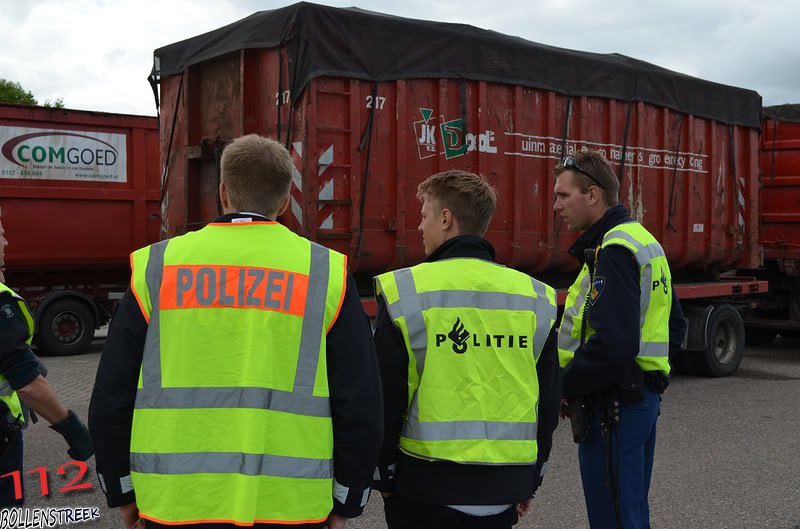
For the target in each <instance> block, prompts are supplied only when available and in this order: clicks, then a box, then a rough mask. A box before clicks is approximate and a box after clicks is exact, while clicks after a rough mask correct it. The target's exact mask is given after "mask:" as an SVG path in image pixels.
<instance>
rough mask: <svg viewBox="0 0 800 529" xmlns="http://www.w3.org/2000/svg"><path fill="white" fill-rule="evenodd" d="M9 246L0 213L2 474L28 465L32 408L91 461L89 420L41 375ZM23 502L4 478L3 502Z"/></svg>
mask: <svg viewBox="0 0 800 529" xmlns="http://www.w3.org/2000/svg"><path fill="white" fill-rule="evenodd" d="M1 215H2V212H1V211H0V216H1ZM6 246H8V241H7V240H6V237H5V231H4V229H3V223H2V218H0V476H2V475H5V474H8V473H10V472H14V471H16V472H21V471H22V470H23V469H22V464H23V461H22V458H23V450H22V446H23V442H22V441H23V439H22V431H23V429H25V428H27V427H28V426H29V423H30V422H32V421H31V417H30V415H29V413H28V410H29V409H31V410H33V411H34V412H36V413H38V414H39V415H41V416H42V417H44V418H45V419H46V420H47V421H48V422H50V423H51V424H52V426H51V428H52V429H54V430H55V431H57V432H58V433H60V434H61V435H63V436H64V439H65V440H66V441H67V443H68V444H69V449H68V450H67V454H68V455H69V457H71V458H73V459H80V460H81V461H86V460H87V459H89V458H90V457H92V454H93V453H94V451H93V450H92V440H91V438H90V437H89V431H88V430H87V429H86V426H84V424H83V423H82V422H81V421H80V419H79V418H78V416H77V415H75V413H74V412H72V410H67V409H66V408H65V407H64V406H63V405H62V404H61V402H60V401H59V400H58V397H57V396H56V394H55V392H54V391H53V389H52V388H51V387H50V384H49V383H48V382H47V380H46V379H45V378H44V376H42V375H43V374H46V370H45V369H44V368H43V366H42V364H41V363H40V362H39V359H38V358H37V357H36V355H35V354H34V353H33V351H32V350H31V342H32V339H33V331H34V321H33V316H32V314H31V312H30V310H28V305H27V304H26V303H25V300H23V299H22V298H21V297H20V296H19V295H18V294H17V293H16V292H14V291H13V290H12V289H11V288H9V287H8V286H6V284H5V280H6V278H5V252H6ZM22 503H23V502H22V499H21V498H20V500H17V499H16V498H15V491H14V481H13V480H12V479H11V477H10V476H9V477H6V478H5V479H0V507H11V506H19V505H22Z"/></svg>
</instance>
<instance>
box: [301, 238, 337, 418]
mask: <svg viewBox="0 0 800 529" xmlns="http://www.w3.org/2000/svg"><path fill="white" fill-rule="evenodd" d="M329 275H330V250H328V249H327V248H325V247H324V246H320V245H319V244H316V243H313V242H312V243H311V264H310V267H309V272H308V278H309V280H308V292H307V293H306V308H305V310H304V312H303V330H302V331H301V332H302V334H301V335H300V354H299V355H298V357H297V371H296V374H295V378H294V392H298V393H305V394H308V395H311V394H312V393H313V392H314V380H315V379H316V378H317V364H318V363H319V349H320V345H321V344H322V334H323V333H324V332H325V306H326V305H327V300H328V276H329ZM342 288H346V285H342ZM326 400H327V399H326ZM298 413H301V414H302V413H303V410H298ZM329 415H330V412H329Z"/></svg>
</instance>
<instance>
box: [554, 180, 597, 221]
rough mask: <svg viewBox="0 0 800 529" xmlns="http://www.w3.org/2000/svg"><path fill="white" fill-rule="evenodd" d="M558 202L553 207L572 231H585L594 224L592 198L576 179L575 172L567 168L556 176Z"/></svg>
mask: <svg viewBox="0 0 800 529" xmlns="http://www.w3.org/2000/svg"><path fill="white" fill-rule="evenodd" d="M554 191H555V194H556V203H555V204H553V209H554V210H555V212H556V213H558V214H559V215H560V216H561V218H562V220H563V221H564V222H565V223H566V224H567V228H568V229H569V230H571V231H583V230H585V229H586V228H588V227H589V226H591V225H592V219H591V200H590V196H589V193H583V192H582V191H581V188H580V187H579V186H578V183H577V182H576V181H575V173H574V171H571V170H566V171H564V172H563V173H561V174H560V175H558V177H556V186H555V189H554Z"/></svg>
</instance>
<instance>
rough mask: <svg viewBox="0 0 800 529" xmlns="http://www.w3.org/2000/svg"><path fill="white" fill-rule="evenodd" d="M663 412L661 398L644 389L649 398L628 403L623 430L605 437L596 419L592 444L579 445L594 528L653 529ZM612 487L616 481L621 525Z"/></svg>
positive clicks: (622, 416) (622, 419)
mask: <svg viewBox="0 0 800 529" xmlns="http://www.w3.org/2000/svg"><path fill="white" fill-rule="evenodd" d="M660 410H661V396H660V395H659V394H658V393H656V392H654V391H652V390H650V389H648V388H647V387H645V390H644V399H642V400H641V401H639V402H636V403H633V404H623V405H622V406H621V407H620V424H619V426H617V427H615V428H613V429H611V430H610V432H609V433H607V434H606V435H602V434H601V431H600V417H599V416H598V415H599V414H598V413H595V414H594V415H595V416H594V417H593V418H592V422H591V434H590V437H589V440H588V441H586V442H584V443H581V444H580V445H579V446H578V461H579V463H580V467H581V481H582V482H583V494H584V497H585V498H586V511H587V514H588V515H589V526H590V527H591V528H592V529H650V508H649V505H648V500H647V495H648V493H649V491H650V477H651V475H652V472H653V456H654V454H655V449H656V423H657V421H658V415H659V413H660ZM609 441H610V451H609V449H608V448H609V445H608V443H609ZM609 456H610V458H611V464H610V465H609V462H608V458H609ZM609 467H610V470H611V472H610V474H611V476H610V477H609ZM609 478H610V479H609ZM612 482H616V489H617V491H618V494H617V496H618V500H619V519H620V522H621V525H620V524H618V523H617V515H616V513H615V509H614V500H613V495H612V489H611V486H610V483H612Z"/></svg>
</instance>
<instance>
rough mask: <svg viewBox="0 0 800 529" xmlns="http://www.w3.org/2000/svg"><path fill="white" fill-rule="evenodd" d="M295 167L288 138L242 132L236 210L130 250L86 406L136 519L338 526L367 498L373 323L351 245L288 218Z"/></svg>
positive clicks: (100, 462) (373, 415) (378, 429)
mask: <svg viewBox="0 0 800 529" xmlns="http://www.w3.org/2000/svg"><path fill="white" fill-rule="evenodd" d="M293 171H294V167H293V164H292V160H291V157H290V155H289V153H288V152H287V151H286V149H285V148H283V146H281V145H280V144H279V143H277V142H275V141H272V140H269V139H267V138H263V137H260V136H257V135H254V134H251V135H249V136H243V137H241V138H238V139H236V140H234V141H233V142H231V143H230V144H229V145H228V146H227V147H226V148H225V150H224V151H223V154H222V159H221V163H220V172H221V174H220V187H219V192H220V201H221V204H222V210H223V213H224V215H222V216H221V217H219V218H217V219H216V220H214V221H213V222H211V223H210V224H208V225H207V226H205V227H204V228H202V229H201V230H199V231H196V232H192V233H187V234H186V235H182V236H179V237H175V238H173V239H170V240H166V241H161V242H159V243H156V244H153V245H151V246H148V247H146V248H142V249H140V250H137V251H135V252H134V253H133V254H132V255H131V267H132V273H131V288H130V289H129V290H128V291H127V292H126V293H125V295H124V297H123V299H122V300H121V302H120V306H119V308H118V309H117V312H116V314H115V315H114V320H113V322H112V324H111V328H110V329H109V333H108V338H107V340H106V345H105V348H104V350H103V356H102V358H101V361H100V366H99V368H98V371H97V379H96V382H95V388H94V392H93V394H92V402H91V408H90V413H89V426H90V429H91V432H92V436H93V438H94V440H95V445H96V446H97V472H98V478H99V480H100V483H101V485H102V487H103V491H104V492H105V494H106V498H107V500H108V504H109V506H111V507H120V514H121V516H122V519H123V523H124V525H125V527H126V528H131V527H142V526H144V527H148V528H151V527H152V528H158V527H172V526H175V525H189V526H190V527H197V528H200V527H208V528H211V527H213V528H221V527H237V526H254V527H263V528H268V527H270V528H277V527H286V526H292V527H298V528H321V527H323V526H327V527H329V528H330V529H341V528H343V527H344V525H345V520H346V519H347V518H351V517H355V516H359V515H360V514H361V512H362V510H363V508H364V505H365V504H366V502H367V499H368V498H369V492H370V489H369V483H370V480H371V478H372V473H373V471H374V467H375V462H376V460H377V456H378V450H379V448H380V441H381V436H382V428H383V425H382V419H381V408H382V404H381V394H380V380H379V378H378V369H377V362H376V359H375V352H374V349H373V346H372V336H371V332H370V327H369V322H368V320H367V319H366V316H365V315H364V313H363V311H362V309H361V303H360V298H359V296H358V292H357V290H356V286H355V281H354V280H353V278H352V277H351V276H350V274H349V273H348V271H347V259H346V257H345V256H344V255H342V254H340V253H337V252H334V251H332V250H329V249H328V248H325V247H324V246H320V245H318V244H315V243H313V242H311V241H309V240H308V239H305V238H303V237H300V236H298V235H296V234H294V233H293V232H291V231H289V230H288V229H287V228H285V227H284V226H282V225H281V224H279V223H278V222H276V220H275V219H276V218H277V217H278V215H280V214H282V213H283V212H284V211H285V210H286V208H287V207H288V205H289V200H290V198H289V189H290V185H291V181H292V173H293Z"/></svg>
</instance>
